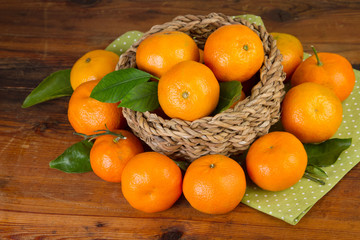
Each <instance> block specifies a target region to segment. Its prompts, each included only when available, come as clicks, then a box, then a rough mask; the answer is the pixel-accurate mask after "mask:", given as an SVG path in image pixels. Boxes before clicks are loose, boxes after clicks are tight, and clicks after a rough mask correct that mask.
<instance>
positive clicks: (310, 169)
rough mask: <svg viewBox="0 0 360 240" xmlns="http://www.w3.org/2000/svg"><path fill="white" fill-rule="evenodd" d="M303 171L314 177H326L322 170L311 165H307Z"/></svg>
mask: <svg viewBox="0 0 360 240" xmlns="http://www.w3.org/2000/svg"><path fill="white" fill-rule="evenodd" d="M305 171H306V172H307V173H310V174H314V175H316V176H318V177H327V176H328V175H327V174H326V172H325V171H324V170H323V169H322V168H320V167H317V166H313V165H307V167H306V170H305Z"/></svg>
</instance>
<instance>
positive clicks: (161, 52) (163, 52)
mask: <svg viewBox="0 0 360 240" xmlns="http://www.w3.org/2000/svg"><path fill="white" fill-rule="evenodd" d="M185 60H194V61H199V49H198V47H197V45H196V43H195V41H194V40H193V39H192V38H191V37H190V36H189V35H187V34H186V33H183V32H179V31H164V32H159V33H155V34H152V35H150V36H148V37H147V38H145V39H144V40H143V41H142V42H141V43H140V44H139V47H138V48H137V51H136V65H137V67H138V68H139V69H141V70H144V71H146V72H148V73H150V74H153V75H155V76H157V77H161V76H162V75H163V74H164V73H165V72H167V71H168V70H169V69H170V68H171V67H173V66H174V65H175V64H177V63H179V62H182V61H185Z"/></svg>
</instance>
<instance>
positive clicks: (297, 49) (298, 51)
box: [270, 32, 304, 79]
mask: <svg viewBox="0 0 360 240" xmlns="http://www.w3.org/2000/svg"><path fill="white" fill-rule="evenodd" d="M270 34H271V35H272V36H273V37H274V39H275V40H276V46H277V48H278V49H279V51H280V53H281V55H282V57H283V59H282V61H281V64H282V65H283V67H284V69H283V70H284V72H285V73H286V79H290V78H291V75H292V74H293V73H294V71H295V70H296V68H297V67H298V66H299V65H300V63H301V62H302V60H303V55H304V49H303V46H302V44H301V42H300V40H299V39H298V38H297V37H295V36H293V35H291V34H287V33H278V32H272V33H270Z"/></svg>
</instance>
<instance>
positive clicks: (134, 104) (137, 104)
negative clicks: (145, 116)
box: [119, 82, 160, 112]
mask: <svg viewBox="0 0 360 240" xmlns="http://www.w3.org/2000/svg"><path fill="white" fill-rule="evenodd" d="M157 87H158V82H145V83H142V84H139V85H137V86H135V87H134V88H132V89H131V90H130V91H129V92H128V94H126V96H125V97H124V98H123V99H122V101H121V103H120V104H119V107H126V108H130V109H132V110H134V111H139V112H146V111H152V110H155V109H157V108H158V107H159V106H160V105H159V100H158V96H157Z"/></svg>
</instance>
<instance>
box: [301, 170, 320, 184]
mask: <svg viewBox="0 0 360 240" xmlns="http://www.w3.org/2000/svg"><path fill="white" fill-rule="evenodd" d="M304 177H305V178H307V179H309V180H311V181H313V182H316V183H318V184H321V185H325V182H324V181H323V180H321V179H320V178H317V177H313V176H312V175H311V174H309V173H307V172H305V173H304Z"/></svg>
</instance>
